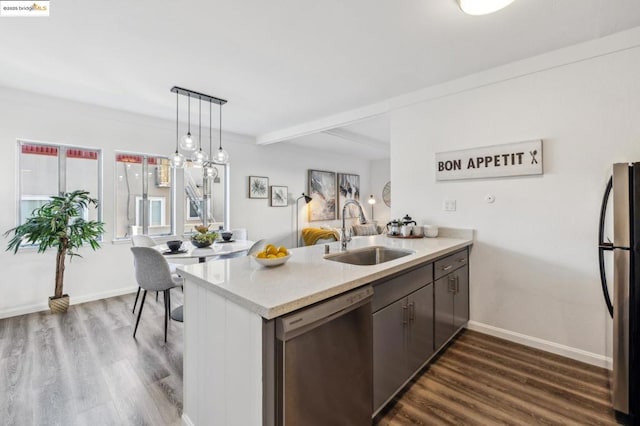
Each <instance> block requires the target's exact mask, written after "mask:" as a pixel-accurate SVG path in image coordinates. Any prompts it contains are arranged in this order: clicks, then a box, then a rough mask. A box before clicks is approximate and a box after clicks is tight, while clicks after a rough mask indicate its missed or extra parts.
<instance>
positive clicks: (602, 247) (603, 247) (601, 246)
mask: <svg viewBox="0 0 640 426" xmlns="http://www.w3.org/2000/svg"><path fill="white" fill-rule="evenodd" d="M612 187H613V176H611V177H610V178H609V182H608V183H607V188H606V189H605V191H604V197H603V198H602V206H601V207H600V229H599V231H598V259H599V261H600V283H601V284H602V294H603V295H604V301H605V303H606V304H607V309H608V310H609V315H611V318H613V304H612V303H611V298H610V297H609V289H608V287H607V275H606V273H605V268H604V252H605V251H609V250H613V248H614V246H613V243H611V242H605V241H604V224H605V217H606V213H607V203H608V201H609V196H610V195H611V188H612Z"/></svg>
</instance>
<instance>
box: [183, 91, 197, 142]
mask: <svg viewBox="0 0 640 426" xmlns="http://www.w3.org/2000/svg"><path fill="white" fill-rule="evenodd" d="M188 96H189V105H188V113H187V114H188V122H189V128H188V130H187V134H186V135H184V136H183V137H182V139H180V148H182V150H183V151H189V152H191V151H193V150H194V149H196V145H195V144H194V143H193V138H192V137H191V94H188Z"/></svg>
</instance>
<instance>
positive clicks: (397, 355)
mask: <svg viewBox="0 0 640 426" xmlns="http://www.w3.org/2000/svg"><path fill="white" fill-rule="evenodd" d="M407 309H408V308H407V298H406V297H405V298H403V299H400V300H398V301H397V302H395V303H392V304H391V305H389V306H387V307H386V308H384V309H381V310H379V311H378V312H376V313H374V314H373V410H374V411H376V410H377V409H378V408H380V406H381V405H382V404H383V403H384V402H385V401H386V400H387V399H388V398H389V397H390V396H391V395H393V393H394V392H395V391H396V390H397V389H398V387H400V385H401V384H402V383H404V381H405V380H407V378H408V376H409V372H408V370H407V364H406V361H405V350H406V334H407V329H408V324H407V322H408V312H407Z"/></svg>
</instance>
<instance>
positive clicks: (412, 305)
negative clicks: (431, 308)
mask: <svg viewBox="0 0 640 426" xmlns="http://www.w3.org/2000/svg"><path fill="white" fill-rule="evenodd" d="M415 318H416V304H415V303H414V302H409V321H413V320H414V319H415Z"/></svg>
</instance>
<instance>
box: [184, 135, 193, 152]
mask: <svg viewBox="0 0 640 426" xmlns="http://www.w3.org/2000/svg"><path fill="white" fill-rule="evenodd" d="M180 149H182V150H183V151H189V152H190V151H195V149H196V143H195V141H194V140H193V138H192V137H191V133H187V134H186V135H184V136H183V137H181V138H180Z"/></svg>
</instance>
